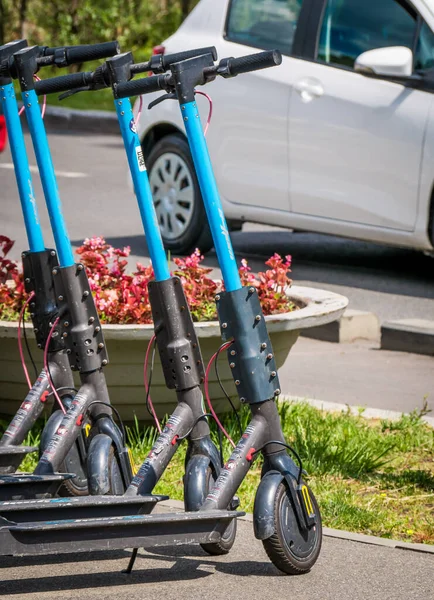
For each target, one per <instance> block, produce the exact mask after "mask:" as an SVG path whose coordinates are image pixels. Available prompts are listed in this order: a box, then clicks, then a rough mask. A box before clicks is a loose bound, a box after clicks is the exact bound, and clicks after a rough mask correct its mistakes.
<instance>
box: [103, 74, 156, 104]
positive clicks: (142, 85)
mask: <svg viewBox="0 0 434 600" xmlns="http://www.w3.org/2000/svg"><path fill="white" fill-rule="evenodd" d="M165 81H166V75H153V76H152V77H142V79H134V80H133V81H126V82H125V83H118V84H116V85H114V86H113V91H114V95H115V98H130V97H131V96H140V95H142V94H151V93H152V92H158V91H160V90H164V89H165V85H164V84H165Z"/></svg>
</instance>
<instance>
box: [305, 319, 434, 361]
mask: <svg viewBox="0 0 434 600" xmlns="http://www.w3.org/2000/svg"><path fill="white" fill-rule="evenodd" d="M300 335H302V336H304V337H308V338H312V339H315V340H320V341H322V342H333V343H337V344H348V343H351V342H355V341H356V340H367V341H369V342H373V343H375V344H380V348H381V349H382V350H392V351H397V352H410V353H413V354H424V355H428V356H434V321H428V320H425V319H401V320H399V321H389V322H386V323H383V324H382V325H381V327H380V323H379V320H378V317H377V316H376V315H375V314H374V313H371V312H366V311H363V310H354V309H351V308H348V309H347V310H346V311H345V312H344V314H343V315H342V317H341V318H340V319H338V320H337V321H333V322H332V323H327V324H326V325H320V326H318V327H312V328H310V329H305V330H303V331H302V332H301V334H300Z"/></svg>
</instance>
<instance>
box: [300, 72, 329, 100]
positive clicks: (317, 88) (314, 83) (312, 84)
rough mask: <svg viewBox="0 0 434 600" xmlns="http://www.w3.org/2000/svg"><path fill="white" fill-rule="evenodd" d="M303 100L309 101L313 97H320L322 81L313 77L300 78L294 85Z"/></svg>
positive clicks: (322, 91) (322, 89) (322, 92)
mask: <svg viewBox="0 0 434 600" xmlns="http://www.w3.org/2000/svg"><path fill="white" fill-rule="evenodd" d="M294 87H295V89H296V90H297V92H298V93H299V94H300V96H301V99H302V101H303V102H311V101H312V100H314V98H320V97H321V96H322V95H323V94H324V88H323V86H322V83H321V82H320V81H319V80H318V79H315V78H313V77H306V78H305V79H300V81H297V83H296V84H295V85H294Z"/></svg>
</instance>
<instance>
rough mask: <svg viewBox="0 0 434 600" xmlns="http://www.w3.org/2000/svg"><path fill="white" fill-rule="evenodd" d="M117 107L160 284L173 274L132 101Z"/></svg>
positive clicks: (147, 239)
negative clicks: (159, 222)
mask: <svg viewBox="0 0 434 600" xmlns="http://www.w3.org/2000/svg"><path fill="white" fill-rule="evenodd" d="M115 107H116V113H117V116H118V120H119V126H120V129H121V133H122V139H123V141H124V146H125V150H126V153H127V157H128V164H129V167H130V171H131V177H132V178H133V183H134V189H135V192H136V196H137V202H138V204H139V210H140V215H141V217H142V223H143V228H144V230H145V236H146V243H147V245H148V249H149V255H150V257H151V261H152V266H153V268H154V273H155V279H156V280H157V281H166V280H167V279H170V270H169V265H168V263H167V258H166V253H165V251H164V246H163V241H162V239H161V234H160V228H159V226H158V221H157V215H156V212H155V207H154V201H153V199H152V193H151V187H150V185H149V179H148V174H147V172H146V166H145V161H144V158H143V151H142V146H141V144H140V140H139V136H138V135H137V132H136V129H135V124H134V116H133V111H132V108H131V102H130V99H129V98H124V99H123V100H115Z"/></svg>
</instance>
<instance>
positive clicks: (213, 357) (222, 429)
mask: <svg viewBox="0 0 434 600" xmlns="http://www.w3.org/2000/svg"><path fill="white" fill-rule="evenodd" d="M232 344H233V342H228V343H227V344H225V345H224V346H222V347H221V348H220V349H219V350H218V351H217V352H216V353H215V354H213V355H212V356H211V358H210V361H209V363H208V366H207V368H206V371H205V382H204V388H205V398H206V401H207V404H208V407H209V410H210V413H211V414H212V416H213V417H214V419H215V422H216V423H217V425H218V427H219V428H220V429H221V431H222V433H223V435H224V436H225V437H227V439H228V440H229V442H230V443H231V445H232V446H233V447H234V448H235V443H234V441H233V439H232V438H231V436H230V435H229V434H228V432H227V431H226V429H225V428H224V427H223V425H222V424H221V423H220V421H219V418H218V417H217V415H216V413H215V411H214V408H213V406H212V403H211V399H210V397H209V389H208V378H209V372H210V369H211V367H212V363H213V362H214V361H215V359H216V358H217V355H218V354H219V352H222V351H223V350H227V349H228V348H229V346H231V345H232Z"/></svg>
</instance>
